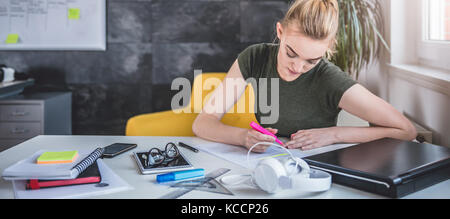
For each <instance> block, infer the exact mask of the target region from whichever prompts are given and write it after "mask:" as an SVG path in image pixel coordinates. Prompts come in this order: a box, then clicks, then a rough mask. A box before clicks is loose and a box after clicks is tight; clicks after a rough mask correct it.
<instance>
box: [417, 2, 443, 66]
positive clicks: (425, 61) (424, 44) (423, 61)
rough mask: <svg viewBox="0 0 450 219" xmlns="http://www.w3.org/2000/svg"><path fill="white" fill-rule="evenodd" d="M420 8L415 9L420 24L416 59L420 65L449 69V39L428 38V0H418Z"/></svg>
mask: <svg viewBox="0 0 450 219" xmlns="http://www.w3.org/2000/svg"><path fill="white" fill-rule="evenodd" d="M420 4H421V7H418V8H421V10H419V11H417V15H419V16H418V17H419V18H420V19H418V20H419V21H420V22H421V24H419V25H417V27H418V30H417V31H418V34H417V36H418V39H417V41H416V42H417V45H416V49H417V59H418V62H419V64H420V65H423V66H429V67H434V68H441V69H445V70H450V60H449V57H450V41H443V40H442V41H441V40H429V39H428V36H427V34H428V31H427V30H428V28H429V26H428V24H429V20H428V18H429V16H428V6H429V4H428V0H421V1H420Z"/></svg>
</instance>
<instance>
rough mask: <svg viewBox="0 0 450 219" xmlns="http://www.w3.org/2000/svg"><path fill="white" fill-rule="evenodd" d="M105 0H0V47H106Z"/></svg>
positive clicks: (26, 48)
mask: <svg viewBox="0 0 450 219" xmlns="http://www.w3.org/2000/svg"><path fill="white" fill-rule="evenodd" d="M105 1H106V0H0V50H103V51H104V50H106V2H105Z"/></svg>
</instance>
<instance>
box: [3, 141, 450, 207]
mask: <svg viewBox="0 0 450 219" xmlns="http://www.w3.org/2000/svg"><path fill="white" fill-rule="evenodd" d="M178 141H182V142H184V143H186V144H189V145H192V146H195V145H197V144H199V143H207V141H205V140H202V139H200V138H196V137H128V136H38V137H35V138H33V139H30V140H28V141H26V142H23V143H21V144H19V145H17V146H15V147H13V148H10V149H8V150H6V151H3V152H1V153H0V173H1V172H3V170H4V169H5V168H7V167H8V166H10V165H12V164H14V163H15V162H17V161H19V160H22V159H24V158H26V157H28V156H31V155H32V154H33V153H34V152H36V151H38V150H40V149H49V150H52V149H53V150H55V149H56V150H60V149H92V150H94V149H95V148H96V147H104V146H107V145H109V144H112V143H117V142H121V143H137V144H138V147H137V148H135V149H133V150H132V151H128V152H126V153H124V154H121V155H119V156H117V157H115V158H113V159H104V162H105V163H106V164H107V165H108V166H109V167H110V168H111V169H113V171H114V172H115V173H116V174H118V175H119V176H120V177H122V178H123V179H124V180H125V181H126V182H128V183H129V184H130V185H131V186H132V187H134V189H133V190H128V191H124V192H119V193H113V194H108V195H103V196H96V197H93V198H152V199H153V198H158V197H161V196H162V195H165V194H167V193H168V192H171V191H173V190H174V189H173V188H169V187H167V186H163V185H157V184H156V183H155V178H156V177H155V175H141V174H140V172H139V170H138V169H137V166H136V163H135V161H134V158H133V157H132V152H133V151H145V150H149V149H150V148H153V147H164V146H165V145H166V144H167V143H168V142H178ZM179 148H180V150H181V151H182V153H183V154H184V155H186V156H187V157H188V159H189V160H190V161H191V162H192V164H193V165H194V166H195V167H196V168H204V169H205V171H206V173H208V172H210V171H214V170H216V169H218V168H229V169H231V171H230V172H229V173H228V174H235V173H246V172H248V170H246V169H244V168H242V167H241V166H238V165H237V164H234V163H230V162H228V161H225V160H223V159H220V158H217V157H215V156H212V155H210V154H207V153H204V152H202V151H200V152H199V153H194V152H192V151H190V150H187V149H184V148H182V147H179ZM227 188H228V189H229V190H230V191H231V192H233V193H234V196H229V195H222V194H216V193H208V192H202V191H192V192H189V193H188V194H186V195H184V196H182V197H181V198H184V199H210V198H216V199H268V198H273V199H279V198H289V199H291V198H344V199H347V198H351V199H367V198H384V197H383V196H379V195H375V194H371V193H367V192H364V191H360V190H356V189H352V188H349V187H345V186H341V185H338V184H333V185H332V187H331V189H330V190H329V191H327V192H324V193H319V194H311V193H295V192H292V191H288V192H283V193H279V194H276V195H270V194H267V193H265V192H263V191H260V190H258V189H255V188H251V187H248V186H241V187H229V186H227ZM5 198H14V192H13V189H12V183H11V182H10V181H5V180H3V179H2V178H0V199H5ZM405 198H450V180H447V181H444V182H441V183H439V184H437V185H434V186H432V187H429V188H427V189H424V190H422V191H419V192H416V193H414V194H411V195H409V196H406V197H405Z"/></svg>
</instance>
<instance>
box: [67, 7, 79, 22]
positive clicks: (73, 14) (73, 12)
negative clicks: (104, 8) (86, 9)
mask: <svg viewBox="0 0 450 219" xmlns="http://www.w3.org/2000/svg"><path fill="white" fill-rule="evenodd" d="M67 17H68V18H69V19H70V20H78V19H80V9H79V8H69V10H68V13H67Z"/></svg>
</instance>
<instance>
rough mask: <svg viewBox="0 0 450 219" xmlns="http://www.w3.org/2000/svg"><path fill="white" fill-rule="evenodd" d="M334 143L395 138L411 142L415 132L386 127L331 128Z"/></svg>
mask: <svg viewBox="0 0 450 219" xmlns="http://www.w3.org/2000/svg"><path fill="white" fill-rule="evenodd" d="M332 129H333V136H334V142H335V143H361V142H369V141H373V140H376V139H380V138H396V139H402V140H407V141H410V140H413V139H414V138H415V136H416V135H417V133H416V131H415V130H402V129H397V128H388V127H379V126H377V127H333V128H332Z"/></svg>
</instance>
